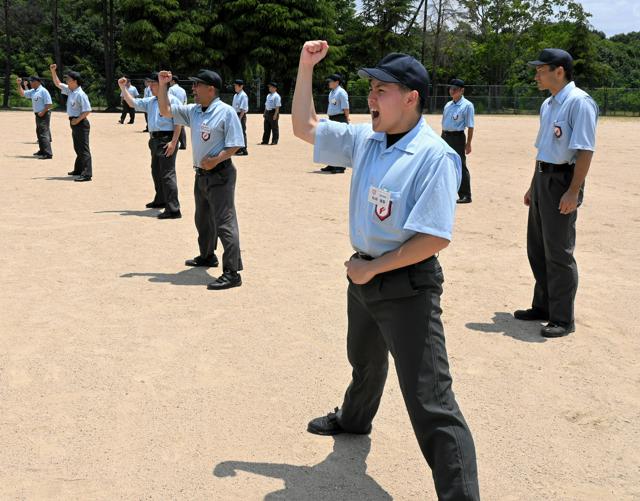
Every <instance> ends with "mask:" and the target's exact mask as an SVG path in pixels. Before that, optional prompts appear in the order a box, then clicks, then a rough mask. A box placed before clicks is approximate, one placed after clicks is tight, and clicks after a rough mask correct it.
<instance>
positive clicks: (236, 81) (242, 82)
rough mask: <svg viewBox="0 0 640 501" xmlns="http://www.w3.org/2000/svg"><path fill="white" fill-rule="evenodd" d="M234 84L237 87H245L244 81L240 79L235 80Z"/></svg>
mask: <svg viewBox="0 0 640 501" xmlns="http://www.w3.org/2000/svg"><path fill="white" fill-rule="evenodd" d="M233 83H234V84H236V85H244V80H242V79H240V78H238V79H236V80H234V81H233Z"/></svg>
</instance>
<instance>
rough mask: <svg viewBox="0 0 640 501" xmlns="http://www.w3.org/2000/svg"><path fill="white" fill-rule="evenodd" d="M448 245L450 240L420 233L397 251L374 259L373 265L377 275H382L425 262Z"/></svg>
mask: <svg viewBox="0 0 640 501" xmlns="http://www.w3.org/2000/svg"><path fill="white" fill-rule="evenodd" d="M448 245H449V240H447V239H444V238H440V237H435V236H433V235H427V234H425V233H418V234H417V235H415V236H413V237H412V238H410V239H409V240H407V241H406V242H405V243H404V244H402V245H401V246H400V247H398V248H397V249H396V250H393V251H391V252H387V253H386V254H384V255H382V256H380V257H379V258H376V259H374V260H373V261H372V262H371V263H372V265H373V266H374V268H375V272H376V274H380V273H384V272H386V271H391V270H396V269H398V268H404V267H405V266H409V265H412V264H415V263H419V262H420V261H424V260H425V259H428V258H430V257H431V256H433V255H435V254H437V253H438V252H440V251H441V250H442V249H444V248H446V247H447V246H448Z"/></svg>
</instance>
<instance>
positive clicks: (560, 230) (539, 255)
mask: <svg viewBox="0 0 640 501" xmlns="http://www.w3.org/2000/svg"><path fill="white" fill-rule="evenodd" d="M529 65H530V66H534V67H535V69H536V74H535V81H536V83H537V84H538V89H540V90H548V91H549V92H550V93H551V97H549V98H547V100H546V101H545V102H544V103H542V106H541V108H540V129H539V130H538V137H537V139H536V143H535V146H536V148H537V149H538V153H537V155H536V162H535V168H534V172H533V178H532V179H531V184H530V186H529V189H528V190H527V192H526V193H525V195H524V204H525V205H526V206H528V207H529V221H528V225H527V255H528V257H529V264H530V265H531V270H532V271H533V276H534V278H535V287H534V289H533V301H532V303H531V308H529V309H526V310H517V311H516V312H515V313H514V317H515V318H517V319H518V320H536V321H540V320H544V321H547V322H548V323H547V324H546V325H545V326H543V327H542V329H541V331H540V333H541V335H542V336H544V337H548V338H555V337H562V336H566V335H568V334H570V333H572V332H573V331H574V330H575V319H574V302H575V296H576V292H577V290H578V267H577V265H576V260H575V258H574V257H573V250H574V248H575V245H576V220H577V217H578V207H579V206H580V205H581V204H582V198H583V194H584V182H585V179H586V177H587V173H588V172H589V167H590V165H591V159H592V158H593V152H594V151H595V145H596V123H597V121H598V106H597V105H596V103H595V101H594V100H593V99H592V98H591V97H590V96H589V95H588V94H587V93H586V92H584V91H583V90H581V89H579V88H578V87H576V84H575V83H574V82H573V58H572V57H571V55H570V54H569V53H568V52H566V51H564V50H562V49H556V48H551V49H544V50H543V51H542V52H540V55H539V56H538V59H536V60H535V61H530V62H529Z"/></svg>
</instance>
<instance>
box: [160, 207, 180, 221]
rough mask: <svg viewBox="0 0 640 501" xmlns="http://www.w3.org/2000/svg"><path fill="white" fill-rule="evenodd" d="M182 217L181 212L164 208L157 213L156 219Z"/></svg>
mask: <svg viewBox="0 0 640 501" xmlns="http://www.w3.org/2000/svg"><path fill="white" fill-rule="evenodd" d="M181 217H182V213H181V212H180V211H179V210H177V211H175V212H171V211H170V210H166V209H165V211H164V212H161V213H160V214H158V219H180V218H181Z"/></svg>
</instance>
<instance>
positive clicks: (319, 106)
mask: <svg viewBox="0 0 640 501" xmlns="http://www.w3.org/2000/svg"><path fill="white" fill-rule="evenodd" d="M0 78H1V77H0ZM131 82H132V83H133V85H134V86H135V87H136V88H137V89H138V91H139V92H140V95H141V96H142V93H143V90H144V76H142V75H140V76H138V75H135V76H132V77H131ZM43 84H44V85H45V87H47V88H48V89H49V92H51V95H52V97H53V99H54V103H55V102H58V103H60V104H64V98H61V97H58V99H56V97H55V96H60V95H59V91H58V89H56V88H55V87H54V85H53V83H52V82H51V81H47V80H45V81H43ZM179 84H180V85H181V86H182V87H184V88H185V89H186V90H187V94H188V95H189V101H190V102H191V101H192V98H191V92H190V91H191V81H190V80H182V79H181V80H180V81H179ZM12 85H14V86H15V82H12ZM232 87H233V86H232V85H228V86H227V87H226V88H225V89H224V90H223V92H222V93H221V95H220V98H221V99H222V100H223V101H224V102H225V103H228V104H231V102H232V100H233V88H232ZM85 90H86V89H85ZM584 90H585V91H586V92H587V93H589V95H591V96H592V97H593V98H594V99H595V101H596V103H598V106H599V107H600V114H601V115H603V116H606V115H609V116H640V89H625V88H599V89H584ZM430 91H431V92H430V93H429V95H430V96H431V97H430V98H429V101H428V103H427V107H426V110H425V111H426V112H427V113H441V112H442V109H443V108H444V105H445V104H446V103H447V101H449V100H450V99H451V98H450V97H449V90H448V87H447V86H446V85H436V86H434V87H432V89H430ZM245 92H246V93H247V95H248V96H249V107H250V109H249V112H250V113H261V112H262V111H263V110H264V101H265V98H266V95H267V92H268V91H267V89H266V86H265V85H264V83H263V82H260V81H254V82H247V84H246V85H245ZM281 96H282V108H281V112H282V113H290V112H291V97H292V96H288V95H282V93H281ZM547 96H548V93H547V92H541V91H539V90H538V89H537V88H536V87H535V86H527V87H508V86H504V85H468V86H466V87H465V97H466V98H467V99H469V100H470V101H471V102H473V105H474V107H475V110H476V113H478V114H483V113H491V114H511V115H518V114H537V113H538V112H539V111H540V106H541V104H542V103H543V101H544V100H545V99H546V98H547ZM89 98H90V100H91V104H92V106H93V107H94V109H96V110H99V109H103V108H104V107H105V106H106V99H105V98H104V95H101V94H97V93H96V92H89ZM327 100H328V95H327V94H316V95H315V96H314V101H315V104H316V110H318V112H319V113H324V112H325V111H326V109H327ZM349 104H350V108H351V113H368V106H367V96H355V95H350V96H349ZM30 105H31V101H30V100H28V99H24V98H20V96H19V95H18V94H17V91H15V89H14V91H13V92H12V96H11V100H10V106H12V107H29V106H30Z"/></svg>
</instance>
